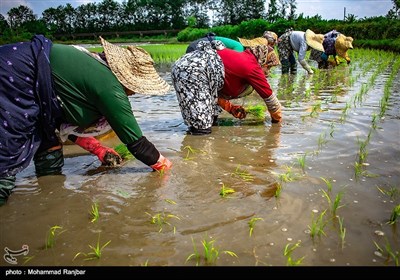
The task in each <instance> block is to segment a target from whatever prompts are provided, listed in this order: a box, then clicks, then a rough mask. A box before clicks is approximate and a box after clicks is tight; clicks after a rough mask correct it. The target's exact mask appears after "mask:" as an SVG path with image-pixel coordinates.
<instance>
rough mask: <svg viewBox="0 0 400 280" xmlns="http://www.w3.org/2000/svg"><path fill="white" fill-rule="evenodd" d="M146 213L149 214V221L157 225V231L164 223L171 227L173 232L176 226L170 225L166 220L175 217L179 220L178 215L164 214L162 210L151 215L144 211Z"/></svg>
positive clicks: (160, 229) (159, 230)
mask: <svg viewBox="0 0 400 280" xmlns="http://www.w3.org/2000/svg"><path fill="white" fill-rule="evenodd" d="M146 214H147V215H149V216H150V219H151V220H150V222H151V223H152V224H155V225H157V226H158V232H161V231H162V230H163V227H164V225H168V226H170V227H172V228H173V232H174V234H175V232H176V228H175V226H173V225H171V224H170V223H169V222H168V220H169V219H171V218H175V219H178V220H180V218H179V217H178V216H175V215H172V214H165V213H164V212H162V213H157V214H155V215H151V214H150V213H147V212H146Z"/></svg>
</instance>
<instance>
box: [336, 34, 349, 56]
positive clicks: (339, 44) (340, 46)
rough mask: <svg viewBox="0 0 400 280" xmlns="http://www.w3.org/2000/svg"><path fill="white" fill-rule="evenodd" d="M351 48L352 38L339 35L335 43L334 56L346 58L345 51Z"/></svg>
mask: <svg viewBox="0 0 400 280" xmlns="http://www.w3.org/2000/svg"><path fill="white" fill-rule="evenodd" d="M352 48H353V38H352V37H346V36H344V35H343V34H339V35H338V36H337V38H336V41H335V50H336V54H337V55H339V56H341V57H346V56H347V50H348V49H352Z"/></svg>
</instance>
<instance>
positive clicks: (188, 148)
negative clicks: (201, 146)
mask: <svg viewBox="0 0 400 280" xmlns="http://www.w3.org/2000/svg"><path fill="white" fill-rule="evenodd" d="M183 149H184V150H187V154H186V157H185V158H184V160H192V159H193V157H190V155H191V154H193V155H194V154H197V153H200V152H201V153H203V154H205V153H206V152H204V151H202V150H196V149H194V148H192V147H190V146H185V147H184V148H183Z"/></svg>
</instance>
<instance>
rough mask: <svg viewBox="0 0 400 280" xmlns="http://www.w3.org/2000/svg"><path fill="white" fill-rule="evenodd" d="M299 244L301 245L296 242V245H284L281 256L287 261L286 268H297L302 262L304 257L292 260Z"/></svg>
mask: <svg viewBox="0 0 400 280" xmlns="http://www.w3.org/2000/svg"><path fill="white" fill-rule="evenodd" d="M300 243H301V241H299V242H297V243H296V244H293V245H292V244H291V243H288V244H286V246H285V249H284V251H283V255H284V256H285V257H286V259H287V262H286V265H287V266H297V265H300V264H301V263H302V262H303V260H304V258H305V256H304V257H301V258H299V259H297V260H295V259H293V258H292V253H293V251H294V250H295V249H296V248H298V247H300Z"/></svg>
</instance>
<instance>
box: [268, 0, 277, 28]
mask: <svg viewBox="0 0 400 280" xmlns="http://www.w3.org/2000/svg"><path fill="white" fill-rule="evenodd" d="M278 15H279V14H278V4H277V2H276V0H270V1H269V5H268V11H267V20H268V22H270V23H273V22H275V21H276V20H277V19H278V17H279V16H278Z"/></svg>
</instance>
